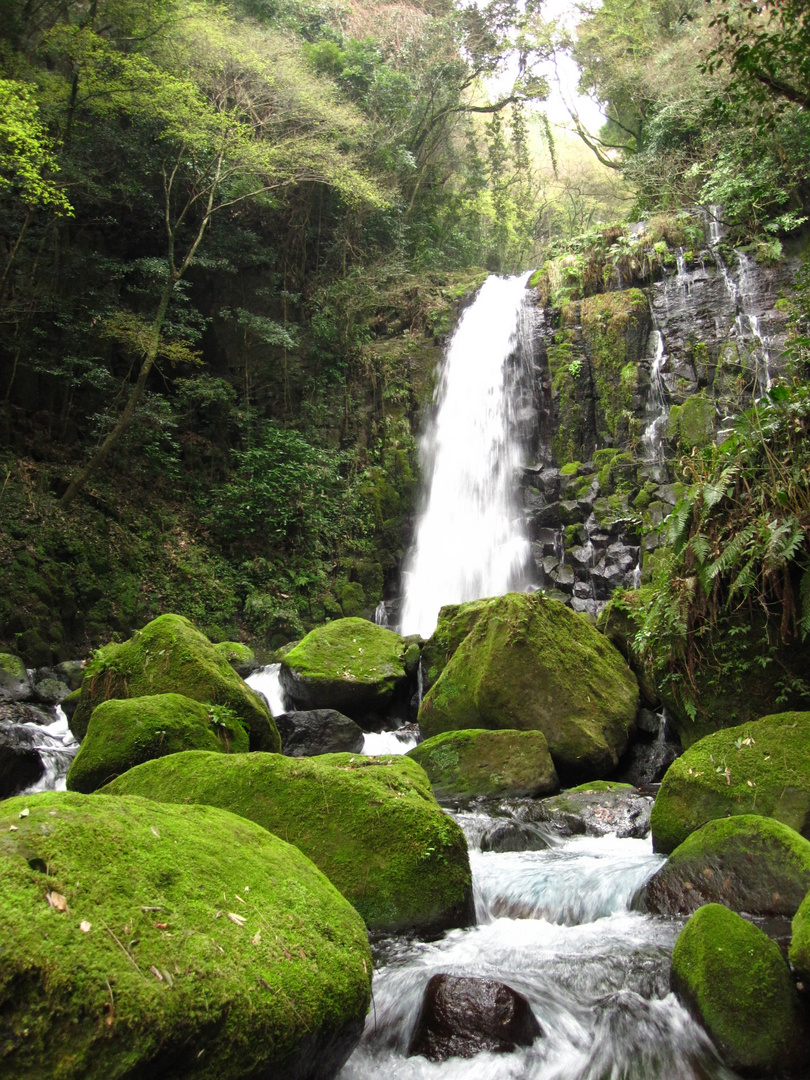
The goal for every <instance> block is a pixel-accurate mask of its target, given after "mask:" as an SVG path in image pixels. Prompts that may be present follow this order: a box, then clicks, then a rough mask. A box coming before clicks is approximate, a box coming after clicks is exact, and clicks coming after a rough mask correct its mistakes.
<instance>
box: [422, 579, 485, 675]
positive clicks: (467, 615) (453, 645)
mask: <svg viewBox="0 0 810 1080" xmlns="http://www.w3.org/2000/svg"><path fill="white" fill-rule="evenodd" d="M491 603H492V601H491V600H468V601H467V602H466V603H464V604H446V605H445V606H444V607H443V608H442V609H441V611H440V612H439V621H438V622H437V624H436V629H435V630H434V631H433V634H432V635H431V636H430V637H429V638H428V640H427V641H426V642H425V644H424V645H423V646H422V678H423V684H422V687H423V691H424V692H425V693H427V691H428V690H430V688H431V686H433V684H434V683H435V682H436V680H437V679H438V677H439V676H440V675H441V673H442V672H443V671H444V669H445V667H446V666H447V664H448V663H449V661H450V659H451V657H452V656H453V654H454V653H455V651H456V649H457V648H458V647H459V645H460V644H461V643H462V641H463V640H464V638H465V637H466V636H467V634H469V632H470V631H471V630H472V628H473V627H474V626H475V624H476V623H477V622H478V620H479V618H481V616H482V615H483V614H484V613H485V612H487V611H488V610H489V606H490V604H491Z"/></svg>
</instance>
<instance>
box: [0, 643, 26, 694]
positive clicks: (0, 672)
mask: <svg viewBox="0 0 810 1080" xmlns="http://www.w3.org/2000/svg"><path fill="white" fill-rule="evenodd" d="M30 693H31V683H30V681H29V678H28V672H27V671H26V670H25V662H24V661H23V660H21V659H20V657H19V656H15V655H14V654H13V653H6V652H0V701H21V700H22V699H23V698H26V697H28V696H29V695H30Z"/></svg>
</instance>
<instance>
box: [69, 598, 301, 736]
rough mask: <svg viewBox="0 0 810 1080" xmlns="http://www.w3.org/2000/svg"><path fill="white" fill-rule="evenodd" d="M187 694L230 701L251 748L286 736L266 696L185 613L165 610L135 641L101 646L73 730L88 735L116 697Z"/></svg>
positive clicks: (212, 700)
mask: <svg viewBox="0 0 810 1080" xmlns="http://www.w3.org/2000/svg"><path fill="white" fill-rule="evenodd" d="M153 694H183V696H184V697H188V698H192V699H193V700H194V701H204V702H208V703H209V704H210V705H225V706H227V708H229V709H231V710H232V711H233V712H234V713H235V714H236V716H237V717H239V719H240V721H241V722H242V724H243V725H244V727H245V730H246V731H247V733H248V737H249V739H250V748H251V750H270V751H273V752H276V753H277V752H278V751H279V750H280V748H281V740H280V739H279V736H278V731H277V730H276V725H275V724H274V723H273V718H272V716H271V715H270V710H269V709H268V708H267V705H266V703H265V701H264V699H263V698H262V697H261V696H260V695H259V694H257V693H256V691H255V690H251V688H250V687H249V686H248V685H247V684H246V683H245V682H244V681H243V680H242V679H241V678H240V677H239V676H238V675H237V674H236V672H235V671H234V670H233V668H232V667H231V665H230V664H229V663H228V661H227V660H226V659H225V657H224V656H222V655H220V653H219V652H217V650H216V648H215V646H213V645H212V644H211V642H210V641H209V640H208V638H207V637H205V635H204V634H201V633H200V631H199V630H197V629H196V628H195V627H194V626H193V625H192V624H191V623H190V622H189V621H188V619H184V618H183V617H182V616H181V615H161V616H160V617H159V618H157V619H153V620H152V622H150V623H148V624H147V625H146V626H145V627H144V628H143V630H139V631H138V632H137V633H136V634H134V635H133V636H132V637H131V638H130V639H129V641H125V642H123V643H122V644H120V645H115V644H113V645H106V646H105V647H104V648H103V649H99V650H98V652H97V653H96V654H95V656H94V657H93V659H92V661H91V662H90V663H89V664H88V665H87V669H86V672H85V676H84V680H83V682H82V687H81V695H80V698H79V704H78V706H77V707H76V710H75V712H74V713H73V716H72V717H71V719H70V729H71V731H72V732H73V734H74V735H75V736H76V738H77V739H83V738H84V736H85V733H86V731H87V725H88V723H89V722H90V716H91V714H92V712H93V710H94V709H95V708H96V706H97V705H100V704H101V702H102V701H107V700H109V699H110V698H133V697H148V696H151V695H153Z"/></svg>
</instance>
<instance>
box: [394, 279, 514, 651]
mask: <svg viewBox="0 0 810 1080" xmlns="http://www.w3.org/2000/svg"><path fill="white" fill-rule="evenodd" d="M527 280H528V274H523V275H520V276H518V277H512V278H500V277H490V278H489V279H488V280H487V281H486V282H485V283H484V285H483V286H482V288H481V290H480V292H479V293H478V295H477V297H476V298H475V301H474V302H473V303H472V304H471V305H470V306H469V307H468V308H467V310H466V311H465V312H464V314H463V315H462V317H461V319H460V321H459V324H458V327H457V329H456V332H455V334H454V335H453V338H452V340H451V341H450V344H449V347H448V349H447V353H446V356H445V361H444V366H443V369H442V373H441V378H440V381H439V385H438V387H437V389H436V395H435V402H436V411H435V415H434V418H433V421H432V423H431V424H430V426H429V428H428V430H427V432H426V433H425V436H424V438H423V440H422V444H421V447H420V453H421V459H422V468H423V472H424V476H425V478H426V482H427V498H426V501H425V504H424V508H423V510H422V513H421V515H420V517H419V521H418V524H417V529H416V537H415V541H414V545H413V548H412V551H411V553H410V556H409V559H408V561H407V563H406V567H405V576H404V593H405V596H404V604H403V609H402V620H401V633H403V634H413V633H419V634H422V635H423V636H425V637H428V636H429V635H430V634H431V633H432V632H433V630H434V629H435V627H436V620H437V617H438V614H439V609H440V608H441V607H442V605H443V604H455V603H460V602H462V601H464V600H475V599H478V598H479V597H481V596H498V595H500V594H502V593H505V592H508V591H509V590H510V589H519V588H521V587H522V585H523V584H524V572H525V571H524V568H525V565H526V562H527V559H528V555H529V542H528V539H527V537H526V534H525V532H524V528H523V523H522V520H521V516H520V513H519V511H518V507H517V504H516V499H515V487H516V485H515V477H516V475H517V473H518V471H519V469H520V467H521V464H522V458H523V455H522V449H521V438H520V431H521V424H522V422H524V421H525V420H526V419H527V418H526V416H525V415H523V414H524V412H525V411H530V410H531V404H530V401H529V398H530V395H529V394H527V393H525V392H523V393H522V391H524V390H525V387H526V385H527V383H528V379H527V373H528V372H529V370H530V365H531V309H530V305H529V301H528V296H527V291H526V284H527Z"/></svg>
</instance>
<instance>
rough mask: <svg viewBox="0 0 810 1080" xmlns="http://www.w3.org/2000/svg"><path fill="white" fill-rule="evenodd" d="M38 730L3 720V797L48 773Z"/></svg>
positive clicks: (0, 757) (0, 758)
mask: <svg viewBox="0 0 810 1080" xmlns="http://www.w3.org/2000/svg"><path fill="white" fill-rule="evenodd" d="M38 745H39V743H38V742H37V739H36V734H35V733H34V732H33V731H31V730H30V729H26V728H24V727H20V726H18V725H15V724H9V723H5V722H3V721H0V799H8V798H9V797H10V796H12V795H16V794H17V793H18V792H20V791H24V790H25V788H27V787H30V786H31V785H32V784H35V783H36V782H37V781H38V780H40V779H41V778H42V777H43V776H44V775H45V766H44V764H43V762H42V758H41V757H40V755H39V751H38V750H37V746H38Z"/></svg>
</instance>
